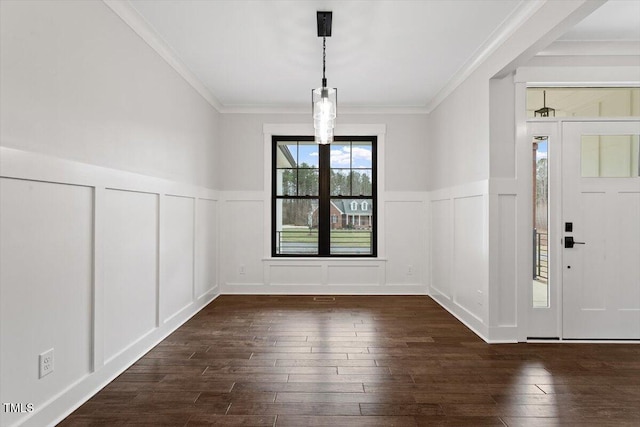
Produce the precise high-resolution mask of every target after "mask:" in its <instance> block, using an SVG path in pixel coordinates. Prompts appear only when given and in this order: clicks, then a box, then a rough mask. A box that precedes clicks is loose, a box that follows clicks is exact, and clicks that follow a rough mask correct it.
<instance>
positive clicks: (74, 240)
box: [0, 1, 220, 426]
mask: <svg viewBox="0 0 640 427" xmlns="http://www.w3.org/2000/svg"><path fill="white" fill-rule="evenodd" d="M0 19H1V22H0V28H1V31H2V33H1V36H0V43H1V45H0V55H1V56H0V67H1V68H0V122H1V123H2V126H1V127H0V145H2V147H0V150H1V151H0V162H1V163H0V208H1V210H2V214H1V215H0V233H1V235H2V239H1V243H0V244H1V247H0V296H1V297H0V301H1V302H0V325H1V326H0V328H1V331H0V332H1V333H0V377H1V378H2V380H1V381H0V383H1V385H0V402H11V403H22V404H23V405H26V404H27V403H32V404H33V409H34V411H33V412H29V413H6V412H4V411H2V414H1V415H0V416H1V418H0V424H2V425H3V426H13V425H18V424H20V425H33V426H41V425H51V424H54V423H55V422H56V421H57V420H59V419H60V417H62V416H64V415H65V414H67V413H68V412H70V411H71V410H73V409H74V408H75V407H76V406H77V405H79V404H80V403H82V402H83V401H84V400H85V399H86V398H88V397H89V396H90V395H91V394H93V393H94V392H95V391H97V390H98V389H99V388H100V387H102V386H103V385H105V384H106V383H107V382H109V381H110V380H111V379H113V378H114V377H115V376H116V375H117V374H119V373H120V372H121V371H122V370H123V369H125V368H126V367H128V366H129V365H130V364H131V363H132V362H133V361H135V360H136V359H137V358H139V357H140V356H141V355H142V354H144V353H145V352H146V351H147V350H148V349H149V348H151V347H152V346H153V345H155V344H156V343H158V342H159V341H160V340H161V339H162V338H163V337H165V336H166V335H167V334H169V333H170V332H171V331H172V330H174V329H175V328H176V327H178V326H179V325H181V324H182V323H183V322H184V321H186V320H187V319H188V318H189V317H190V316H192V315H193V314H195V313H196V312H197V311H198V310H200V309H201V308H202V307H204V306H205V305H206V304H207V303H208V302H210V301H211V300H212V299H213V298H215V296H217V295H218V293H219V286H218V277H217V276H218V274H219V273H218V268H217V265H218V264H217V257H218V245H219V243H218V240H219V239H218V232H217V229H218V218H219V216H220V215H219V201H218V193H217V191H216V190H214V189H215V188H216V187H217V186H218V183H217V182H216V175H215V165H216V162H217V159H216V143H217V139H218V130H219V121H220V115H219V114H218V113H217V112H216V111H215V110H214V109H213V108H212V107H211V106H210V105H209V104H208V103H207V102H206V101H205V100H204V99H203V98H202V97H201V96H200V95H199V94H198V92H196V91H195V90H194V89H193V88H192V87H191V86H190V85H189V84H188V83H187V82H186V81H185V80H184V79H183V78H182V77H180V76H179V75H178V74H177V73H176V72H175V70H174V69H173V68H171V67H170V66H169V65H168V64H167V63H166V62H165V61H164V60H163V59H161V57H160V56H159V55H158V54H157V53H156V52H155V51H153V50H152V49H151V48H150V47H149V46H148V45H147V44H146V43H145V42H143V41H142V40H141V39H140V38H139V36H138V35H137V34H136V33H134V32H133V31H132V30H131V29H130V28H129V27H128V26H127V25H126V24H124V23H123V22H122V21H121V19H120V18H119V17H118V16H116V15H115V14H114V12H113V11H112V10H111V9H110V8H108V7H107V6H105V4H104V3H103V2H101V1H81V2H80V1H56V2H50V1H41V2H40V1H29V2H15V1H2V2H0ZM50 348H53V349H54V353H55V357H54V371H53V373H51V374H49V375H48V376H46V377H43V378H41V379H39V378H38V355H39V354H40V353H42V352H44V351H46V350H48V349H50Z"/></svg>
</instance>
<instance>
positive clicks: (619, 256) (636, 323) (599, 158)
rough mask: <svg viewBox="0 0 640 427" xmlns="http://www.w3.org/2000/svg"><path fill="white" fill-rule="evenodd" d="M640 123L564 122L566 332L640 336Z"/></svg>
mask: <svg viewBox="0 0 640 427" xmlns="http://www.w3.org/2000/svg"><path fill="white" fill-rule="evenodd" d="M638 135H640V121H621V122H565V123H563V125H562V223H561V224H560V232H561V233H562V236H561V237H562V249H561V251H562V255H561V256H562V336H563V338H564V339H640V178H639V177H638V175H639V174H638V172H639V168H640V166H639V165H638V163H639V162H638V160H639V157H640V154H639V150H638Z"/></svg>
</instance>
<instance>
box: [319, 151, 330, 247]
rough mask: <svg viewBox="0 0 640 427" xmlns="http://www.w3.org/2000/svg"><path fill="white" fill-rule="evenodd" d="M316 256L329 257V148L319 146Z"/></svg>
mask: <svg viewBox="0 0 640 427" xmlns="http://www.w3.org/2000/svg"><path fill="white" fill-rule="evenodd" d="M318 148H319V175H320V176H319V181H320V182H319V183H318V184H319V189H318V191H319V198H320V200H319V206H318V214H319V215H318V254H319V255H320V256H328V255H331V198H330V193H331V189H330V187H331V146H330V145H328V144H327V145H319V146H318Z"/></svg>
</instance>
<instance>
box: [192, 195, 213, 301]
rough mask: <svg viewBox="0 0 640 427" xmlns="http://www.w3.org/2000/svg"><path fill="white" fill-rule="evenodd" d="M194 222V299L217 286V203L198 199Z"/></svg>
mask: <svg viewBox="0 0 640 427" xmlns="http://www.w3.org/2000/svg"><path fill="white" fill-rule="evenodd" d="M197 206H198V208H197V216H196V218H197V220H196V226H197V228H196V236H195V238H196V269H195V273H196V298H197V299H200V298H202V297H204V296H206V295H207V294H208V293H209V292H211V291H212V290H214V289H216V288H217V286H218V280H217V274H218V202H217V201H216V200H210V199H198V201H197Z"/></svg>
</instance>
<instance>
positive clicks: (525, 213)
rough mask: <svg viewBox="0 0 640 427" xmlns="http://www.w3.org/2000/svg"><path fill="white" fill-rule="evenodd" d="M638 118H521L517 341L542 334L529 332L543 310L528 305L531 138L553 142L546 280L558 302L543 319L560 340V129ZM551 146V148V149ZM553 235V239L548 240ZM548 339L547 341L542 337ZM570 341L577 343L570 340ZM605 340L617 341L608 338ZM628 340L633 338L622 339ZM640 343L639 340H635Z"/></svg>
mask: <svg viewBox="0 0 640 427" xmlns="http://www.w3.org/2000/svg"><path fill="white" fill-rule="evenodd" d="M636 121H638V118H637V117H619V118H618V117H614V118H605V117H551V118H537V119H531V118H529V119H527V118H524V117H522V120H521V121H520V123H524V124H525V126H523V127H518V128H517V129H518V130H520V131H519V132H517V136H516V171H517V172H516V176H517V188H518V194H519V197H518V201H517V206H516V212H517V232H518V236H517V245H518V253H519V255H518V267H519V268H518V270H519V272H518V325H519V327H518V341H521V342H531V341H534V342H538V341H540V340H539V339H536V338H543V337H533V338H531V339H530V338H529V337H532V335H530V331H535V327H534V326H533V325H532V323H533V322H536V321H540V316H537V314H539V315H542V314H543V311H544V310H540V312H539V313H534V312H533V310H532V309H531V308H530V307H531V300H532V299H531V298H532V283H531V280H532V278H531V271H532V269H533V250H532V244H531V229H532V224H533V215H532V211H533V203H532V197H533V194H532V190H531V188H532V184H533V182H532V181H533V178H532V174H531V164H532V150H531V140H532V136H534V135H548V136H549V137H550V138H553V139H554V140H555V144H552V143H551V142H550V143H549V157H550V161H549V205H550V207H549V226H550V230H549V235H550V238H549V242H551V243H549V252H550V255H551V256H550V258H549V265H550V269H549V283H550V284H553V288H552V289H551V291H550V296H549V297H550V299H552V298H553V299H555V301H557V304H556V305H555V306H552V307H551V310H548V311H547V313H548V314H549V315H550V316H555V318H551V319H546V320H545V321H548V322H549V323H548V324H546V326H545V327H546V328H548V329H547V330H549V331H553V330H555V331H556V335H554V336H549V337H548V338H551V339H552V341H553V342H559V341H560V342H562V341H564V340H563V331H562V316H563V310H562V305H563V301H562V242H561V238H562V234H561V232H562V230H561V229H560V228H561V222H562V139H563V132H562V128H563V125H564V123H567V122H602V123H616V122H618V123H620V122H636ZM552 147H553V148H552ZM551 236H553V240H552V239H551ZM543 341H547V340H543ZM570 342H572V343H575V342H580V341H576V340H570ZM584 342H601V340H584ZM607 342H616V341H611V340H608V341H607ZM620 342H624V343H629V342H634V341H629V340H621V341H620ZM638 342H640V341H638Z"/></svg>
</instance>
